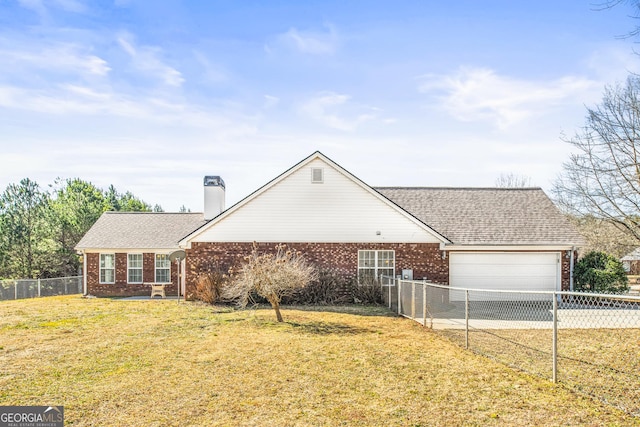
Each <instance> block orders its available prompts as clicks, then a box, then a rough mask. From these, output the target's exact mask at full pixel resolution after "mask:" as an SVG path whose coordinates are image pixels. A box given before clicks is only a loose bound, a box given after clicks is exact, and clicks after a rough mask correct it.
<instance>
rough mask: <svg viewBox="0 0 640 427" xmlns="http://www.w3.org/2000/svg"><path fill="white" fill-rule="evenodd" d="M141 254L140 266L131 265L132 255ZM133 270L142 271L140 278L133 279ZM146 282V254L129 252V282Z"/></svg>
mask: <svg viewBox="0 0 640 427" xmlns="http://www.w3.org/2000/svg"><path fill="white" fill-rule="evenodd" d="M132 256H139V257H140V266H139V267H138V266H135V267H132V266H131V257H132ZM132 271H140V280H131V272H132ZM142 282H144V255H143V254H139V253H132V254H127V283H136V284H138V283H142Z"/></svg>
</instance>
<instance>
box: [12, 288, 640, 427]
mask: <svg viewBox="0 0 640 427" xmlns="http://www.w3.org/2000/svg"><path fill="white" fill-rule="evenodd" d="M318 310H322V311H313V310H310V309H302V308H298V309H290V308H287V307H285V308H284V310H283V315H284V318H285V323H282V324H279V323H276V322H275V321H274V320H275V319H274V314H273V311H272V310H270V309H260V310H255V311H233V310H230V309H228V308H221V307H211V306H205V305H201V304H196V303H180V304H178V303H177V302H176V301H167V300H164V301H159V300H155V301H122V300H109V299H81V298H79V297H77V296H66V297H49V298H41V299H32V300H19V301H6V302H0V313H1V316H0V366H1V367H2V368H1V369H0V404H2V405H64V407H65V425H69V426H71V425H73V426H110V425H113V426H124V425H127V426H201V425H213V426H215V425H222V426H226V425H243V426H252V425H255V426H266V425H278V426H317V425H331V426H334V425H335V426H340V425H345V426H352V425H355V426H358V425H361V426H371V425H373V426H430V425H447V426H448V425H478V426H485V425H500V426H504V425H514V426H516V425H517V426H521V425H553V426H557V425H640V420H639V419H637V418H633V417H631V416H629V415H627V414H625V413H623V412H620V411H617V410H615V409H612V408H611V407H608V406H604V405H602V404H600V403H598V402H595V401H593V400H591V399H588V398H586V397H583V396H581V395H578V394H575V393H572V392H571V391H569V390H566V389H565V388H563V387H561V386H554V385H553V384H551V383H550V382H548V381H545V380H543V379H539V378H537V377H533V376H529V375H526V374H522V373H519V372H516V371H514V370H511V369H509V368H507V367H505V366H504V365H501V364H499V363H496V362H494V361H492V360H490V359H487V358H484V357H481V356H478V355H475V354H473V353H471V352H468V351H465V350H463V349H461V348H460V347H458V346H456V345H455V344H453V343H452V342H450V341H449V340H447V339H446V338H443V337H441V336H438V335H436V334H434V333H432V332H431V331H430V330H428V329H424V328H422V327H421V326H420V325H418V324H416V323H414V322H412V321H410V320H406V319H403V318H398V317H394V316H392V315H390V314H389V313H388V312H387V311H386V310H385V309H384V308H376V307H344V308H343V307H338V308H327V307H323V308H318Z"/></svg>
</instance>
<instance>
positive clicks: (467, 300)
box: [464, 289, 469, 349]
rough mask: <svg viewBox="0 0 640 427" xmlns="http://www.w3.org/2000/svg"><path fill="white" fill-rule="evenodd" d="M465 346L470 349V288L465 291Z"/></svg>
mask: <svg viewBox="0 0 640 427" xmlns="http://www.w3.org/2000/svg"><path fill="white" fill-rule="evenodd" d="M464 324H465V327H464V348H466V349H469V289H465V291H464Z"/></svg>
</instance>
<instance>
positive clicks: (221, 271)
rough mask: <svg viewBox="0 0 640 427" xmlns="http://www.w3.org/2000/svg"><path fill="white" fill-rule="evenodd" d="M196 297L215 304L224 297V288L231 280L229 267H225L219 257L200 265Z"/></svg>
mask: <svg viewBox="0 0 640 427" xmlns="http://www.w3.org/2000/svg"><path fill="white" fill-rule="evenodd" d="M199 269H200V271H202V273H200V274H199V275H198V278H197V280H196V287H195V292H194V295H193V296H194V297H195V299H197V300H200V301H202V302H205V303H207V304H215V303H217V302H220V301H221V299H222V294H223V289H224V288H225V287H226V286H228V285H229V282H230V281H231V279H230V275H229V274H228V273H227V271H228V269H226V268H223V267H222V266H221V264H220V263H219V262H218V259H217V258H213V259H209V260H207V261H205V262H203V263H201V264H200V266H199Z"/></svg>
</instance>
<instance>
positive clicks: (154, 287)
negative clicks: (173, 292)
mask: <svg viewBox="0 0 640 427" xmlns="http://www.w3.org/2000/svg"><path fill="white" fill-rule="evenodd" d="M147 285H149V286H151V298H153V297H155V296H159V297H162V298H166V297H167V295H166V294H165V293H164V287H165V286H167V285H166V283H147Z"/></svg>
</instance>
